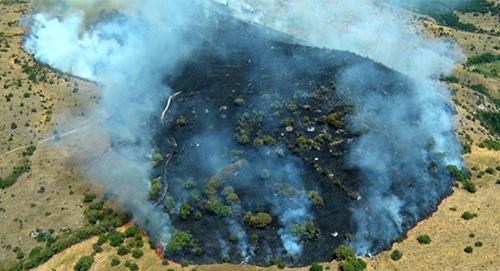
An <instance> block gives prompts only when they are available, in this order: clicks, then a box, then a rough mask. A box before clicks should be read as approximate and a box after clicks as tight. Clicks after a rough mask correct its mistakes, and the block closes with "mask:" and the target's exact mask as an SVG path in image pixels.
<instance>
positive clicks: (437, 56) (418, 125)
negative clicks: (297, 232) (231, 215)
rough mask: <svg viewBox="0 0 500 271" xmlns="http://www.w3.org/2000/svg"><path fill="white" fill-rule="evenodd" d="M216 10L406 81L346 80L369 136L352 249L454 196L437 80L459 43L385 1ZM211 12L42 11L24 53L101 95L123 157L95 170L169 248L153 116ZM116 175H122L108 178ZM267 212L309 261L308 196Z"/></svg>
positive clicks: (302, 1)
mask: <svg viewBox="0 0 500 271" xmlns="http://www.w3.org/2000/svg"><path fill="white" fill-rule="evenodd" d="M213 2H217V3H219V4H222V5H223V6H224V7H225V8H227V11H228V12H230V13H231V14H232V15H233V16H235V17H237V18H240V19H242V20H245V21H247V22H251V23H254V24H259V25H264V26H266V27H269V28H271V29H274V30H277V31H279V32H283V33H286V34H289V35H291V36H293V37H294V39H295V41H296V42H297V43H301V44H303V45H310V46H316V47H321V48H328V49H335V50H344V51H350V52H353V53H355V54H359V55H361V56H365V57H367V58H370V59H372V60H374V61H376V62H378V63H381V64H383V65H385V66H387V67H389V68H391V69H394V70H396V71H398V72H400V73H401V74H403V75H405V76H406V77H407V78H408V79H401V78H403V76H401V78H398V80H396V79H394V78H392V77H389V76H388V75H387V73H386V72H385V71H383V70H380V68H377V67H375V66H374V65H368V64H366V63H365V64H359V65H353V66H351V67H349V68H348V69H345V70H344V71H342V73H341V74H340V76H339V78H340V80H339V82H340V87H339V90H340V91H341V94H342V95H341V97H342V99H343V100H344V101H343V102H345V103H346V104H353V105H354V109H353V112H352V115H351V116H350V117H349V126H350V127H349V128H350V129H352V130H353V131H354V132H356V133H358V134H360V137H359V138H358V139H356V142H355V143H354V144H352V147H351V148H350V150H349V154H348V163H349V165H350V166H351V167H352V168H353V169H356V170H359V171H360V172H361V175H362V176H363V182H362V183H361V184H360V191H359V192H360V194H361V200H360V201H359V202H357V203H356V204H355V205H354V206H353V208H352V214H353V220H354V222H355V225H356V227H357V228H356V233H355V234H354V237H355V238H354V241H352V242H353V246H355V247H356V249H357V251H358V253H359V254H369V253H373V252H376V251H379V250H380V249H382V248H384V247H387V246H388V245H389V244H390V242H392V241H394V240H395V239H397V238H398V237H399V236H400V235H401V234H403V233H404V231H405V230H407V229H408V228H409V227H411V226H412V225H413V224H414V223H416V221H417V220H418V219H421V218H422V217H423V216H424V215H426V214H428V213H429V212H430V211H432V210H433V209H434V208H435V207H436V204H437V202H438V201H439V199H440V197H441V196H442V195H443V194H445V193H446V192H447V191H449V189H450V185H451V179H450V178H449V176H448V175H447V174H446V172H443V171H444V170H443V169H445V168H446V166H447V165H449V164H456V165H460V163H461V160H460V146H459V144H458V142H457V140H456V138H455V136H454V133H453V114H454V112H453V109H452V108H451V107H450V105H449V104H448V91H447V89H446V87H445V86H443V85H441V84H440V83H439V82H438V81H437V78H438V77H439V75H441V74H447V73H450V72H451V70H452V69H453V67H454V65H455V64H456V63H457V61H460V60H461V58H462V55H461V53H460V51H459V50H458V49H457V48H455V46H454V45H453V44H452V43H450V42H448V41H442V40H429V39H427V38H425V36H424V35H423V34H420V33H418V32H417V31H416V30H415V28H414V27H413V26H412V22H411V17H409V16H408V15H406V14H405V13H404V12H402V11H401V10H399V9H397V8H395V7H394V6H391V5H388V4H386V3H383V2H375V1H369V0H362V1H348V0H342V1H327V0H318V1H306V0H294V1H282V0H272V1H267V0H266V1H264V0H214V1H213ZM213 2H209V1H194V0H193V1H175V0H165V1H161V0H150V1H139V0H133V1H118V0H116V1H111V0H109V1H77V0H73V1H69V0H67V1H62V0H60V1H55V0H54V1H49V0H46V1H33V7H34V13H33V16H32V17H31V21H30V25H31V32H30V34H29V35H28V36H27V37H26V40H25V48H26V50H27V51H29V52H31V53H32V54H33V55H34V56H35V58H36V59H38V60H39V61H41V62H44V63H47V64H48V65H50V66H52V67H54V68H56V69H58V70H61V71H64V72H68V73H71V74H74V75H77V76H80V77H83V78H87V79H90V80H93V81H96V82H98V83H99V84H101V85H102V97H101V103H100V105H99V107H98V109H97V110H98V112H95V113H94V114H92V116H95V118H96V120H95V121H99V122H102V123H103V124H104V125H105V126H106V127H108V133H109V135H110V137H111V139H112V142H113V148H112V150H109V151H108V152H107V153H106V155H103V156H102V157H101V158H99V159H98V160H95V161H94V163H91V164H89V165H86V168H87V169H88V171H89V173H90V174H92V175H91V176H93V177H95V178H96V179H99V180H105V183H106V185H107V187H108V188H109V189H110V190H111V192H112V193H114V194H115V195H116V196H117V197H118V198H119V199H120V200H121V201H122V202H123V203H124V205H125V206H126V207H128V208H129V210H131V211H132V212H133V214H134V216H135V217H136V218H137V219H138V222H139V223H142V225H144V226H146V227H147V228H148V229H150V231H151V232H152V234H154V235H156V236H158V238H160V239H162V240H167V239H168V237H169V233H170V231H171V229H170V222H169V221H170V220H169V218H168V215H167V214H165V213H163V212H161V211H160V210H158V209H155V208H154V207H153V206H152V205H151V203H150V202H149V201H148V199H147V193H148V190H149V179H150V177H151V166H150V164H149V160H148V156H149V155H150V154H151V149H152V146H151V138H150V136H151V134H152V133H151V131H150V130H149V129H150V125H148V122H149V116H151V115H157V114H158V112H154V110H157V109H158V108H160V107H161V105H162V103H163V102H164V101H165V100H166V98H167V97H168V96H169V95H170V92H171V90H170V89H169V88H168V86H166V85H165V84H164V78H165V77H166V76H168V75H170V74H172V73H174V72H175V71H176V68H177V64H178V63H180V62H181V61H183V60H185V59H189V57H191V53H192V52H193V51H194V50H195V49H197V48H198V47H199V46H200V44H201V40H202V37H207V36H208V37H209V36H210V34H211V33H212V31H213V29H211V27H210V26H211V24H209V23H205V22H207V21H208V20H209V18H210V17H211V16H213V15H214V9H213V6H212V3H213ZM217 10H219V9H217ZM113 11H119V12H118V13H117V12H113ZM219 11H220V10H219ZM309 64H310V65H314V63H309ZM288 68H289V69H290V67H288ZM402 81H404V82H406V83H405V84H402V83H401V82H402ZM360 84H361V86H362V87H361V88H360V87H359V85H360ZM398 84H399V85H398ZM354 86H356V87H354ZM394 89H397V90H400V92H398V91H394ZM389 90H391V91H389ZM409 120H411V121H409ZM118 159H119V160H118ZM269 159H271V160H272V159H273V158H269ZM264 163H265V162H264ZM289 163H290V161H287V162H285V163H284V164H283V165H281V168H282V171H283V173H282V174H283V179H284V180H286V181H287V184H288V185H291V186H294V187H295V188H297V189H298V190H303V187H302V181H301V180H300V178H299V177H298V176H299V175H300V174H299V173H298V172H295V171H297V170H298V169H297V168H296V167H295V166H293V165H290V164H289ZM110 165H116V167H115V168H113V167H111V168H112V170H110ZM273 165H275V164H274V162H273ZM429 165H433V166H429ZM435 168H437V169H439V170H435ZM131 191H132V192H133V194H130V193H131ZM131 195H133V196H131ZM268 201H269V202H270V203H271V204H272V207H273V213H274V214H276V215H277V216H278V217H279V219H280V222H281V224H282V225H284V227H283V228H282V229H280V231H279V233H280V237H281V239H282V242H283V245H284V247H285V249H286V250H287V252H288V253H290V254H296V253H300V251H301V248H302V245H301V243H300V240H298V239H297V238H296V237H294V236H293V235H292V233H291V225H293V224H302V223H303V222H304V221H307V220H309V219H311V215H310V214H309V212H310V211H309V209H310V202H309V201H308V199H307V198H306V197H302V196H299V197H296V198H295V199H294V200H293V201H286V202H279V199H271V198H269V199H268ZM285 207H286V208H285ZM228 224H229V225H230V226H231V231H233V232H234V234H235V235H236V236H237V237H238V239H239V245H240V246H241V251H242V256H243V257H244V258H246V257H248V256H251V254H252V253H251V251H250V250H249V248H248V244H247V240H246V239H247V237H246V234H245V232H244V231H243V230H242V229H241V227H240V226H239V225H238V224H236V223H235V222H234V221H231V222H228ZM221 246H224V247H225V246H226V245H225V241H223V240H222V241H221ZM224 254H227V252H224Z"/></svg>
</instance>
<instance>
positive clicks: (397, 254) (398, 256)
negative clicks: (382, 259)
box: [391, 249, 403, 261]
mask: <svg viewBox="0 0 500 271" xmlns="http://www.w3.org/2000/svg"><path fill="white" fill-rule="evenodd" d="M401 257H403V253H402V252H401V251H399V250H397V249H395V250H394V251H393V252H392V253H391V259H392V260H393V261H399V259H401Z"/></svg>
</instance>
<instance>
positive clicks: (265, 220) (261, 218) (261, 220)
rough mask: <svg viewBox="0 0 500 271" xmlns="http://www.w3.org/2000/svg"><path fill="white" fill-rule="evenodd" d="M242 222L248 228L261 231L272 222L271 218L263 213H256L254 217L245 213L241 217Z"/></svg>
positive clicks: (249, 213)
mask: <svg viewBox="0 0 500 271" xmlns="http://www.w3.org/2000/svg"><path fill="white" fill-rule="evenodd" d="M243 221H245V223H246V224H247V225H249V226H252V227H254V228H257V229H263V228H265V227H267V226H268V225H269V224H271V222H273V218H272V216H271V215H270V214H268V213H265V212H258V213H256V214H255V215H254V214H252V213H251V212H247V213H246V214H245V216H244V217H243Z"/></svg>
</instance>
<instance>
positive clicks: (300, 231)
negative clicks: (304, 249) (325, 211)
mask: <svg viewBox="0 0 500 271" xmlns="http://www.w3.org/2000/svg"><path fill="white" fill-rule="evenodd" d="M292 234H293V235H294V236H297V237H304V238H306V239H307V240H313V239H317V238H318V237H319V236H320V235H321V230H320V229H319V228H317V227H316V225H314V222H312V221H309V222H306V223H304V224H294V225H293V226H292Z"/></svg>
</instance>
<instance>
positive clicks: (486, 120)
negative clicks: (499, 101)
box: [477, 111, 500, 136]
mask: <svg viewBox="0 0 500 271" xmlns="http://www.w3.org/2000/svg"><path fill="white" fill-rule="evenodd" d="M477 118H478V119H479V120H480V121H481V123H482V124H483V126H485V127H486V128H488V130H490V131H491V132H492V133H493V134H495V135H497V136H500V112H488V111H479V112H478V113H477Z"/></svg>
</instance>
